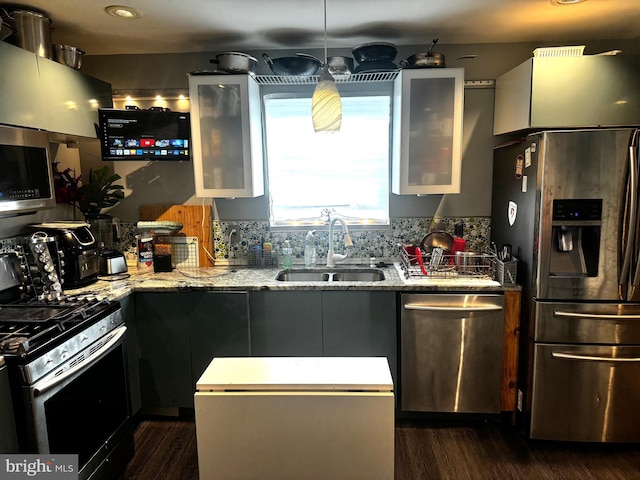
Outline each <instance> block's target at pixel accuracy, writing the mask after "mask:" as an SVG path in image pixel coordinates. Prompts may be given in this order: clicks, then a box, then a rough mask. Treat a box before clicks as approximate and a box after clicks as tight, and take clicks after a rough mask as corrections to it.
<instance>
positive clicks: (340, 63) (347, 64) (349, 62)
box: [327, 57, 353, 75]
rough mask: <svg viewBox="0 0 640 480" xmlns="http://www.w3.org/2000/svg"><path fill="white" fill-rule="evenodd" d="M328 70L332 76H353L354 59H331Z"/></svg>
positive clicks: (329, 59)
mask: <svg viewBox="0 0 640 480" xmlns="http://www.w3.org/2000/svg"><path fill="white" fill-rule="evenodd" d="M327 69H328V70H329V73H330V74H331V75H351V74H352V73H353V58H351V57H329V58H327Z"/></svg>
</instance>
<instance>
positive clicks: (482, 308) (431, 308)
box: [404, 303, 503, 312]
mask: <svg viewBox="0 0 640 480" xmlns="http://www.w3.org/2000/svg"><path fill="white" fill-rule="evenodd" d="M404 308H405V310H422V311H427V312H499V311H500V310H502V309H503V308H502V307H501V306H500V305H478V306H475V307H442V306H435V305H421V304H419V303H405V305H404Z"/></svg>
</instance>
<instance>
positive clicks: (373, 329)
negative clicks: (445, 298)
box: [249, 290, 397, 385]
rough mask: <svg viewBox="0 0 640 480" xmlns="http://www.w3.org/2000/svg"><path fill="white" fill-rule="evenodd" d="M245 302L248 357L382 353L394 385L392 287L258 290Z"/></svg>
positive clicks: (375, 354) (394, 312)
mask: <svg viewBox="0 0 640 480" xmlns="http://www.w3.org/2000/svg"><path fill="white" fill-rule="evenodd" d="M249 306H250V324H251V353H252V355H253V356H256V357H260V356H267V357H269V356H281V357H314V356H315V357H321V356H325V357H387V359H388V361H389V367H390V369H391V374H392V376H393V380H394V385H395V384H396V372H397V360H396V358H397V355H396V292H391V291H361V290H357V291H356V290H351V291H315V290H313V291H311V290H306V291H305V290H298V291H260V292H251V293H250V295H249Z"/></svg>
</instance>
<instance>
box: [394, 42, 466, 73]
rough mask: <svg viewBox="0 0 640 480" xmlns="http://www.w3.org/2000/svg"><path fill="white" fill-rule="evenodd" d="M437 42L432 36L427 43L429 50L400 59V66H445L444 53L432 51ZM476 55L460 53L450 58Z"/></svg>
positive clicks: (458, 58) (460, 58) (459, 58)
mask: <svg viewBox="0 0 640 480" xmlns="http://www.w3.org/2000/svg"><path fill="white" fill-rule="evenodd" d="M437 42H438V39H437V38H434V39H433V41H432V42H431V45H429V50H427V52H426V53H416V54H414V55H411V56H410V57H409V58H407V59H406V60H400V62H399V64H400V66H401V67H402V68H431V67H446V66H447V63H446V62H445V58H444V55H443V54H442V53H439V52H434V51H433V47H434V45H435V44H436V43H437ZM476 56H477V55H462V56H461V57H457V58H454V59H453V60H451V61H452V62H455V61H456V60H462V59H466V58H476Z"/></svg>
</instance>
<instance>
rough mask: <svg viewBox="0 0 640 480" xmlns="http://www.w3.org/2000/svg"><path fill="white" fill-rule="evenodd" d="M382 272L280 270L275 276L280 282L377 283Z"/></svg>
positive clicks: (382, 276)
mask: <svg viewBox="0 0 640 480" xmlns="http://www.w3.org/2000/svg"><path fill="white" fill-rule="evenodd" d="M384 278H385V277H384V272H382V270H378V269H376V268H358V269H355V268H354V269H338V270H336V269H330V270H327V269H311V268H309V269H300V270H292V269H289V270H282V271H280V272H278V275H276V280H278V281H280V282H379V281H381V280H384Z"/></svg>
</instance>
